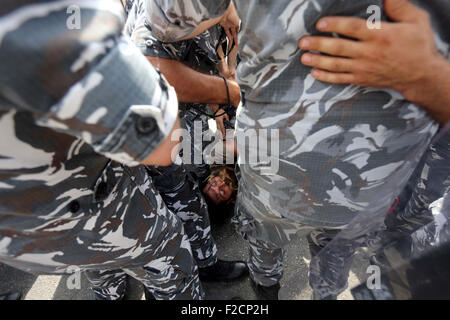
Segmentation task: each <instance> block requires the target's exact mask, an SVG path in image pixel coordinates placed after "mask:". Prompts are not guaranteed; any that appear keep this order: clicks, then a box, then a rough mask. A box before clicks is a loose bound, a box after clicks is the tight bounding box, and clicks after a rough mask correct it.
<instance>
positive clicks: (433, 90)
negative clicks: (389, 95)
mask: <svg viewBox="0 0 450 320" xmlns="http://www.w3.org/2000/svg"><path fill="white" fill-rule="evenodd" d="M404 95H405V97H406V98H407V99H408V100H410V101H413V102H415V103H417V104H418V105H420V106H422V107H423V108H425V109H427V111H428V113H429V114H430V115H431V116H432V117H434V118H435V119H436V120H437V121H438V122H439V123H440V124H441V125H445V124H446V123H448V122H449V121H450V62H448V61H447V60H446V59H444V58H439V59H436V60H435V61H434V62H433V63H431V64H430V66H429V67H427V72H426V75H425V78H424V79H423V80H421V81H420V82H418V83H417V84H416V85H415V86H411V87H410V88H408V90H407V91H406V92H404Z"/></svg>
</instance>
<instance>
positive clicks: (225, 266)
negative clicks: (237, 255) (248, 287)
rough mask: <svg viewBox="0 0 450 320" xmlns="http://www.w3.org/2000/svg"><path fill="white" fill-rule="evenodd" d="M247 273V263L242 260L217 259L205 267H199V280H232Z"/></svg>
mask: <svg viewBox="0 0 450 320" xmlns="http://www.w3.org/2000/svg"><path fill="white" fill-rule="evenodd" d="M247 274H248V268H247V264H246V263H245V262H243V261H224V260H217V262H216V263H215V264H213V265H212V266H210V267H206V268H199V276H200V280H201V281H205V282H210V281H232V280H236V279H238V278H241V277H243V276H245V275H247Z"/></svg>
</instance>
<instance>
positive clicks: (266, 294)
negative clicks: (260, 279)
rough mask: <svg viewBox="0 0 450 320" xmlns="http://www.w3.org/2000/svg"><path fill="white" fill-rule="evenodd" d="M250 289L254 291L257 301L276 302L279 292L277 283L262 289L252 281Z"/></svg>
mask: <svg viewBox="0 0 450 320" xmlns="http://www.w3.org/2000/svg"><path fill="white" fill-rule="evenodd" d="M252 287H253V289H254V290H255V293H256V297H257V299H258V300H278V292H279V291H280V284H279V283H277V284H274V285H272V286H270V287H264V286H262V285H260V284H257V283H256V282H255V281H253V280H252Z"/></svg>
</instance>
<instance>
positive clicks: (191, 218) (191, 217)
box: [148, 164, 217, 268]
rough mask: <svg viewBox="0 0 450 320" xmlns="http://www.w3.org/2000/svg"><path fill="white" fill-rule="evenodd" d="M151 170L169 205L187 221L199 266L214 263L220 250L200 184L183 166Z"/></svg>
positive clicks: (157, 187)
mask: <svg viewBox="0 0 450 320" xmlns="http://www.w3.org/2000/svg"><path fill="white" fill-rule="evenodd" d="M148 169H149V174H150V176H151V177H152V180H153V183H154V185H155V188H156V189H157V190H158V191H159V193H160V195H161V197H162V198H163V200H164V202H165V204H166V205H167V207H168V208H169V210H170V211H172V212H173V213H175V214H176V216H177V217H178V218H179V219H180V220H181V221H182V222H183V226H184V230H185V232H186V234H187V236H188V238H189V242H190V244H191V248H192V252H193V255H194V259H195V261H196V262H197V265H198V266H199V267H200V268H203V267H207V266H210V265H212V264H214V263H215V262H216V261H217V247H216V244H215V242H214V239H213V237H212V235H211V225H210V221H209V215H208V207H207V205H206V202H205V200H204V198H203V196H202V194H201V192H200V189H199V186H198V183H197V182H196V181H194V179H193V178H192V177H191V175H190V174H189V173H188V172H186V170H185V168H184V166H183V165H181V166H180V165H176V164H173V165H171V166H168V167H148Z"/></svg>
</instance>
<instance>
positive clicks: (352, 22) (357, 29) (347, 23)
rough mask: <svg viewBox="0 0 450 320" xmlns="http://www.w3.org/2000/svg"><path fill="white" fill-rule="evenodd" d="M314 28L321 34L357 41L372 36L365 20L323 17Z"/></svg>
mask: <svg viewBox="0 0 450 320" xmlns="http://www.w3.org/2000/svg"><path fill="white" fill-rule="evenodd" d="M316 28H317V30H319V31H322V32H330V33H337V34H341V35H344V36H347V37H350V38H354V39H359V40H367V39H370V37H371V35H372V33H371V32H370V29H369V28H367V23H366V20H364V19H360V18H353V17H325V18H322V19H320V20H319V21H318V22H317V24H316Z"/></svg>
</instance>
